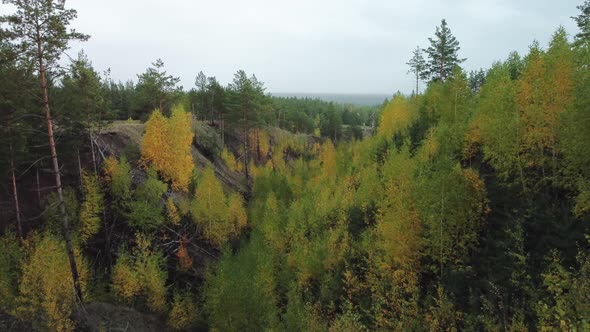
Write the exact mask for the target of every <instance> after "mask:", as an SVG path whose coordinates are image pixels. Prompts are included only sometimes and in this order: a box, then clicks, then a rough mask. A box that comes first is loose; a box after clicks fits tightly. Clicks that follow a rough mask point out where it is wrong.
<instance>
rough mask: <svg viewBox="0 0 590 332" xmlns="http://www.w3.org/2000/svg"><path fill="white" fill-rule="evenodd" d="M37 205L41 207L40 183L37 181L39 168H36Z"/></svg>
mask: <svg viewBox="0 0 590 332" xmlns="http://www.w3.org/2000/svg"><path fill="white" fill-rule="evenodd" d="M36 173H37V204H38V205H39V206H41V181H39V166H37V172H36Z"/></svg>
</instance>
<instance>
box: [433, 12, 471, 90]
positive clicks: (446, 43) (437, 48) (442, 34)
mask: <svg viewBox="0 0 590 332" xmlns="http://www.w3.org/2000/svg"><path fill="white" fill-rule="evenodd" d="M434 35H435V38H428V40H429V41H430V47H428V48H427V49H426V54H428V58H429V60H428V69H427V73H428V76H429V77H430V79H431V80H433V81H443V82H444V81H445V80H446V79H447V78H448V77H449V76H451V74H452V72H453V68H454V67H455V66H458V65H459V64H460V63H462V62H463V61H465V60H466V59H464V58H459V54H458V53H457V52H459V50H460V49H461V48H460V47H459V41H458V40H457V39H456V38H455V36H453V34H452V33H451V30H450V29H449V28H448V26H447V21H446V20H445V19H443V20H442V21H441V23H440V27H436V32H435V33H434Z"/></svg>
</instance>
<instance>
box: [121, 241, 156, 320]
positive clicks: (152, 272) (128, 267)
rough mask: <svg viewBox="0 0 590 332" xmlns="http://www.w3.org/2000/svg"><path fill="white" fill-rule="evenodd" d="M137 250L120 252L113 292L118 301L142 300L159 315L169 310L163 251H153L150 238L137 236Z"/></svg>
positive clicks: (122, 250)
mask: <svg viewBox="0 0 590 332" xmlns="http://www.w3.org/2000/svg"><path fill="white" fill-rule="evenodd" d="M136 243H137V246H136V247H135V248H133V250H132V254H129V253H128V252H127V251H126V250H124V249H121V250H120V251H119V255H118V256H119V258H118V259H117V263H116V264H115V266H114V267H113V272H112V281H113V285H112V287H113V290H114V291H115V294H116V295H117V297H118V298H119V299H121V300H122V301H123V302H125V303H131V302H132V301H134V300H136V299H140V300H142V302H144V303H145V304H146V305H147V307H148V308H149V309H150V310H151V311H153V312H157V313H162V312H164V311H165V310H166V277H167V273H166V268H165V267H166V260H165V258H164V255H163V254H162V252H161V251H160V250H155V249H153V248H152V241H151V239H150V238H148V237H146V236H144V235H141V234H136Z"/></svg>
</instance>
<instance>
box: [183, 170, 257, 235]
mask: <svg viewBox="0 0 590 332" xmlns="http://www.w3.org/2000/svg"><path fill="white" fill-rule="evenodd" d="M190 211H191V215H192V217H193V220H194V221H195V223H197V225H199V226H200V227H201V229H202V230H203V236H204V238H205V239H206V240H207V241H208V242H209V243H211V244H213V245H214V246H216V247H221V246H222V245H223V244H224V243H225V242H227V240H228V239H229V238H230V237H232V236H235V235H237V234H239V231H240V230H241V229H242V228H243V227H245V226H246V223H247V217H246V212H245V211H244V208H243V203H242V201H241V199H240V198H239V197H238V196H237V195H232V196H231V197H230V198H229V199H228V198H226V196H225V194H224V192H223V187H222V186H221V183H220V182H219V180H218V179H217V177H216V176H215V172H214V170H213V168H211V167H207V168H206V169H205V171H204V173H203V175H202V177H201V178H200V180H199V183H198V185H197V188H196V190H195V198H194V200H193V202H192V203H191V208H190Z"/></svg>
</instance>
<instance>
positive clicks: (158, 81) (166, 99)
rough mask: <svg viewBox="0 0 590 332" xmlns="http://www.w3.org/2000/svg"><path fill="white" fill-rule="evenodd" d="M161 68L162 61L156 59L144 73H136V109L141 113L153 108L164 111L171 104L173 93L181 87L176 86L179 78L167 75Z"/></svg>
mask: <svg viewBox="0 0 590 332" xmlns="http://www.w3.org/2000/svg"><path fill="white" fill-rule="evenodd" d="M163 69H164V62H163V61H162V60H161V59H157V60H156V62H152V67H150V68H148V69H147V70H146V72H145V73H143V74H141V75H137V78H138V81H137V86H136V87H135V88H136V91H137V95H136V98H137V99H136V103H137V104H136V108H137V109H136V110H137V111H138V112H140V114H141V115H143V114H144V113H145V112H149V111H151V110H153V109H154V108H155V109H158V110H159V111H160V112H162V113H164V110H165V109H167V108H168V107H170V105H172V104H173V93H174V92H177V91H179V90H181V89H182V87H178V86H177V85H178V82H180V78H179V77H174V76H172V75H168V74H167V72H166V71H165V70H163Z"/></svg>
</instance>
